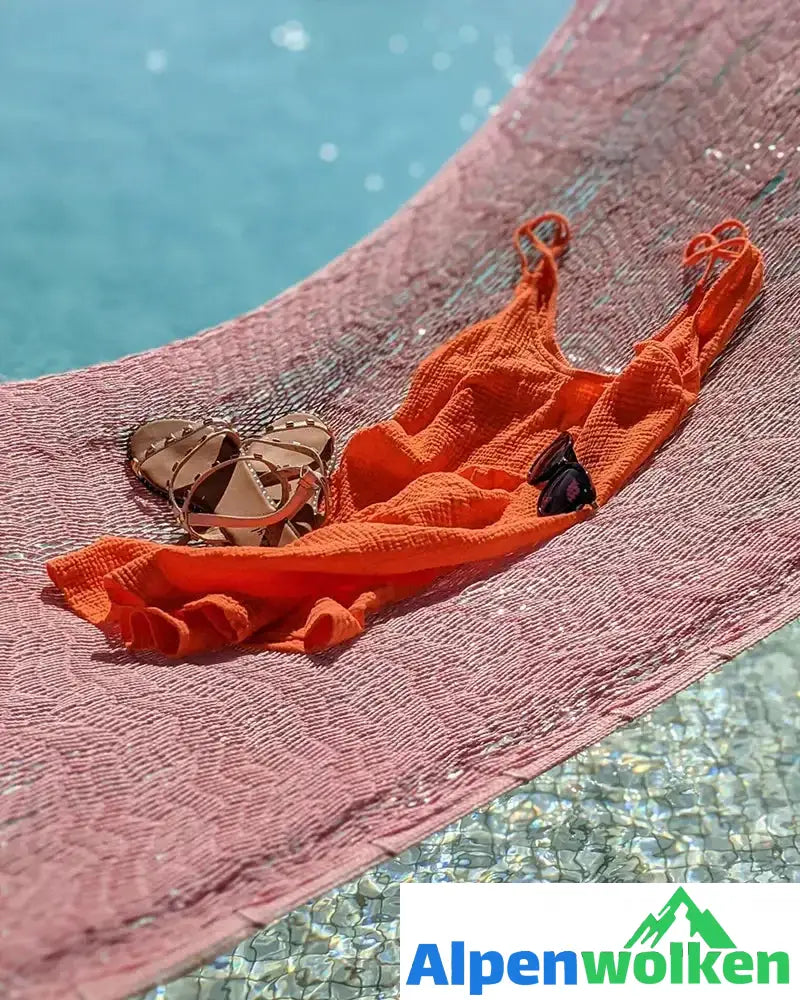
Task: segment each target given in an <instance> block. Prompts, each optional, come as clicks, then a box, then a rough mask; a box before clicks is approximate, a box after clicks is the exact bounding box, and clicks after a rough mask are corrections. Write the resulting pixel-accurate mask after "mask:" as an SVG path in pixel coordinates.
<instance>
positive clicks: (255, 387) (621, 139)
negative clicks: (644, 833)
mask: <svg viewBox="0 0 800 1000" xmlns="http://www.w3.org/2000/svg"><path fill="white" fill-rule="evenodd" d="M796 67H797V15H796V11H795V10H794V9H793V7H792V5H791V4H784V3H781V2H779V0H764V2H761V3H757V4H754V3H751V2H750V0H693V2H691V3H686V4H683V3H679V4H678V5H672V4H669V5H661V4H649V5H643V4H642V3H640V2H638V0H610V2H605V0H599V2H598V0H588V2H580V3H579V4H578V5H577V7H576V8H575V10H574V12H573V14H572V15H571V16H570V18H569V19H568V20H567V22H566V23H565V24H564V26H563V27H562V29H560V30H559V32H558V33H557V35H556V36H555V37H554V38H553V40H552V41H551V43H550V44H549V46H548V48H547V49H546V51H545V52H544V54H543V55H542V57H541V58H540V59H539V60H538V61H537V62H536V64H535V65H534V66H533V67H532V69H531V70H530V71H529V72H528V73H527V75H526V76H525V79H524V80H523V81H522V83H521V84H520V86H519V87H516V88H515V89H514V91H513V93H512V94H511V96H510V97H509V98H508V100H507V102H506V103H505V104H504V106H503V107H502V108H501V110H500V112H499V113H498V114H497V115H496V116H494V117H493V118H491V120H490V121H489V122H488V123H487V125H486V126H485V128H484V129H483V130H482V131H481V132H480V133H479V134H477V135H476V136H475V137H474V138H473V139H472V140H471V141H470V142H469V144H468V145H467V146H466V147H465V148H464V149H463V150H462V151H461V152H460V153H459V154H458V155H457V156H456V157H455V158H454V160H453V161H452V162H451V163H450V164H449V165H448V166H447V167H446V168H445V169H444V170H443V171H442V172H441V173H440V174H439V175H438V176H437V177H436V178H435V179H434V180H433V181H432V182H431V183H430V184H429V185H428V186H427V187H426V188H425V189H424V190H423V191H422V192H421V193H420V194H419V196H418V197H416V198H415V199H414V200H412V201H411V202H410V203H409V204H408V205H407V206H406V207H405V208H404V209H403V210H402V211H401V212H400V213H399V214H398V215H397V216H396V217H395V218H394V219H392V220H391V221H390V222H389V223H388V224H387V225H386V226H384V227H382V228H381V229H380V230H379V231H378V232H377V233H375V234H374V235H373V236H372V237H370V238H369V239H368V240H366V241H364V242H363V243H361V244H359V245H357V246H355V247H354V248H353V249H352V250H350V251H349V252H348V253H347V254H345V255H344V257H342V258H341V259H339V260H337V261H334V262H333V263H332V264H331V265H330V266H329V267H327V268H326V269H325V270H323V271H322V272H321V273H320V274H318V275H315V276H314V277H312V278H311V279H309V280H308V281H307V282H304V283H303V284H301V285H299V286H298V287H297V288H295V289H292V290H290V291H288V292H287V293H286V294H284V295H282V296H281V297H279V298H278V299H277V300H275V301H274V302H272V303H270V304H268V305H266V306H265V307H263V308H262V309H259V310H257V311H256V312H254V313H251V314H249V315H247V316H244V317H241V318H240V319H237V320H235V321H233V322H231V323H228V324H225V325H224V326H222V327H220V328H219V329H216V330H212V331H209V332H207V333H205V334H202V335H200V336H197V337H193V338H191V339H189V340H187V341H185V342H183V343H179V344H174V345H171V346H169V347H167V348H164V349H163V350H159V351H155V352H153V353H150V354H146V355H143V356H140V357H134V358H127V359H124V360H122V361H119V362H117V363H115V364H111V365H104V366H101V367H98V368H93V369H90V370H87V371H83V372H78V373H72V374H67V375H63V376H56V377H51V378H44V379H41V380H38V381H36V382H32V383H25V384H9V385H4V386H0V482H2V488H1V489H2V504H0V574H2V588H1V589H0V650H1V652H0V791H1V792H2V794H0V844H2V846H1V847H0V888H1V891H2V896H0V908H2V920H0V925H2V929H3V932H4V933H3V934H2V935H0V983H1V984H2V986H0V994H2V995H3V996H4V997H8V998H14V1000H16V998H18V997H25V998H27V997H35V998H36V1000H49V998H51V997H59V998H61V1000H63V998H65V997H73V996H80V997H84V998H86V997H91V998H113V997H122V996H125V995H129V994H130V993H132V992H133V991H134V990H135V989H136V988H138V987H140V986H146V985H147V984H149V983H150V982H153V981H156V980H158V979H159V978H161V977H167V976H168V975H169V974H170V973H171V972H176V971H178V970H179V969H181V968H184V967H186V966H188V965H190V964H192V963H193V962H194V961H195V960H196V959H198V958H199V957H201V956H205V955H209V954H211V955H213V954H215V953H217V954H218V953H219V951H221V950H223V946H224V944H225V943H226V942H228V941H232V940H237V939H241V938H243V937H245V936H246V935H247V933H248V932H249V931H250V930H252V929H253V928H257V927H259V926H261V925H263V924H265V923H267V922H269V921H270V920H271V919H273V918H274V917H275V916H276V915H277V914H279V913H281V912H285V911H287V910H289V909H291V908H292V907H293V906H294V905H295V904H297V903H299V902H302V901H304V900H307V899H309V898H311V897H312V896H314V895H315V894H316V893H318V892H320V891H321V890H322V889H323V888H325V887H327V886H330V885H332V884H334V883H336V882H338V881H341V880H343V879H345V878H346V877H347V876H349V875H350V874H352V873H355V872H356V871H358V870H360V869H363V868H365V867H367V866H368V865H369V864H371V863H373V862H374V861H376V860H377V859H379V858H383V857H386V856H387V855H389V854H391V853H392V852H394V851H397V850H399V849H401V848H403V847H405V846H407V845H409V844H411V843H413V842H415V841H416V840H418V839H419V838H420V837H421V836H422V835H424V834H425V833H428V832H430V831H431V830H433V829H436V828H438V827H440V826H442V825H444V824H445V823H446V822H447V821H448V820H450V819H452V818H454V817H456V816H458V815H461V814H463V813H464V812H467V811H468V810H470V809H471V808H473V807H474V806H475V805H477V804H478V803H480V802H482V801H486V800H488V799H490V798H492V797H493V796H494V795H496V794H498V793H499V792H500V791H502V790H503V789H505V788H508V787H510V786H511V785H513V784H514V783H515V782H517V781H519V780H522V779H525V778H527V777H529V776H532V775H535V774H538V773H540V772H541V771H543V770H544V769H545V768H547V767H549V766H551V765H552V764H554V763H556V762H557V761H559V760H561V759H563V758H564V757H565V756H567V755H568V754H571V753H573V752H575V751H576V750H578V749H580V748H581V747H584V746H586V745H587V744H590V743H592V742H594V741H596V740H597V739H598V738H600V737H601V736H602V735H603V734H605V733H607V732H609V731H610V730H611V729H613V728H615V727H616V726H618V725H620V724H622V723H623V722H624V721H626V720H628V719H630V718H632V717H634V716H635V715H637V714H639V713H641V712H643V711H645V710H646V709H647V708H649V707H650V706H652V705H654V704H656V703H657V702H659V701H661V700H662V699H664V698H666V697H667V696H668V695H670V694H672V693H673V692H674V691H676V690H677V689H678V688H680V687H683V686H685V685H686V684H688V683H689V682H691V681H692V680H693V679H695V678H697V677H699V676H701V675H702V674H703V673H705V672H706V671H708V670H710V669H712V668H714V667H716V666H718V665H719V664H721V663H723V662H724V660H725V658H726V657H728V656H730V655H732V654H734V653H736V652H737V651H739V650H740V649H742V648H743V647H744V646H746V645H748V644H750V643H751V642H753V641H754V640H755V639H756V638H758V637H760V636H762V635H764V634H766V633H768V632H770V631H772V630H774V629H775V628H776V627H777V626H779V625H781V624H783V623H784V622H785V621H787V620H788V619H790V618H792V617H795V616H797V615H798V612H800V521H799V520H798V517H797V502H796V497H797V495H798V493H799V492H800V408H798V406H797V384H798V368H799V367H800V348H799V347H798V333H797V331H798V327H799V326H800V293H799V291H798V288H799V287H800V286H799V285H798V270H800V225H799V223H798V213H800V176H799V171H798V167H799V166H800V153H798V152H797V146H798V145H800V137H798V136H797V122H798V121H800V94H799V93H798V91H797V70H796ZM770 147H774V148H772V149H771V148H770ZM779 152H780V153H783V156H781V157H778V155H777V154H778V153H779ZM550 208H553V209H555V210H558V211H560V212H562V213H563V214H564V215H566V216H567V217H568V218H569V220H570V224H571V226H572V230H573V251H572V252H570V253H569V254H567V255H565V256H564V257H563V258H562V260H561V262H560V269H561V274H562V281H561V292H560V302H559V317H558V321H559V331H558V332H559V343H560V344H561V347H562V350H563V352H564V354H565V356H566V358H567V360H568V361H569V362H570V363H572V364H575V365H577V366H580V367H583V368H590V369H595V370H605V369H608V370H613V369H619V368H622V367H623V366H624V365H626V364H627V363H628V362H629V360H630V354H631V346H632V344H633V343H634V342H635V341H636V340H637V339H639V338H640V334H639V331H641V330H643V329H646V330H653V329H658V328H659V327H661V326H662V325H663V324H664V323H666V322H667V320H668V319H669V317H670V316H672V315H674V314H675V313H676V311H678V310H679V308H680V304H681V302H682V301H684V300H685V298H686V296H687V294H688V293H689V291H690V287H691V284H690V281H689V279H688V278H686V279H684V278H683V277H682V275H681V271H680V268H678V267H677V266H676V263H677V262H678V261H679V260H680V255H681V252H682V249H683V246H684V243H685V240H686V237H687V235H689V234H692V233H697V232H702V231H708V230H709V229H710V228H711V227H713V226H714V225H715V224H716V223H717V222H718V221H719V220H721V219H724V218H726V217H728V216H736V217H738V218H740V219H742V220H743V221H744V222H746V223H747V224H748V225H749V228H750V232H751V237H752V239H753V242H754V243H755V245H756V246H758V247H759V248H760V249H761V251H762V252H763V255H764V263H765V272H766V274H767V275H768V280H767V282H766V283H765V287H764V293H763V294H762V295H761V296H760V297H759V299H758V300H757V301H756V302H755V303H754V305H753V306H752V307H751V309H750V310H749V311H748V313H747V315H746V316H745V317H744V318H743V320H742V321H741V323H740V324H739V326H738V328H737V331H736V333H735V334H734V337H733V340H732V342H731V343H730V344H729V346H728V348H727V349H726V350H725V352H723V354H722V355H721V358H720V361H719V363H718V364H717V365H715V366H714V367H713V368H712V370H711V371H710V372H709V374H708V376H707V377H706V380H705V384H704V386H703V390H702V392H701V393H700V396H699V398H698V401H697V404H696V405H695V407H694V409H693V411H692V413H691V416H690V419H689V420H688V421H686V423H685V424H684V425H683V427H681V428H680V429H679V430H678V432H677V433H676V434H675V435H673V437H672V438H671V440H670V441H669V443H668V445H667V446H666V447H665V448H663V449H661V450H660V451H659V452H657V453H656V455H655V456H654V458H653V460H652V461H651V462H649V463H646V464H645V465H644V467H643V468H642V469H641V470H640V471H639V473H638V474H637V475H636V476H635V477H634V478H633V479H632V480H631V481H629V482H628V484H627V485H626V486H625V488H624V489H623V490H621V491H620V492H619V493H618V494H617V495H616V496H614V497H613V498H612V499H611V500H610V501H609V502H608V503H607V504H606V505H605V507H604V509H603V510H602V512H601V514H600V516H597V517H593V518H589V519H588V520H586V521H584V522H582V523H580V524H577V525H575V526H573V527H572V528H571V529H570V530H569V531H566V532H564V533H562V534H561V535H559V536H558V537H556V538H554V539H551V540H550V541H549V542H547V543H546V544H545V545H543V546H541V547H540V548H538V549H537V550H536V551H535V552H533V553H531V554H529V555H525V556H523V557H517V558H507V559H505V560H502V561H495V562H493V563H492V564H491V565H489V566H487V565H481V566H474V567H462V568H461V569H459V570H457V571H455V572H454V573H452V574H448V575H447V576H445V577H443V578H442V579H440V580H438V581H435V582H434V583H432V584H431V585H430V586H429V587H428V589H427V590H426V591H425V592H424V593H422V594H420V595H418V596H416V597H413V598H411V599H409V600H407V601H404V602H402V603H401V604H400V605H398V606H397V607H396V608H393V609H384V610H382V611H379V612H378V613H377V614H376V616H375V618H374V620H373V623H372V624H371V626H370V628H368V629H367V630H366V631H365V632H364V633H363V634H362V635H361V636H360V637H359V638H358V640H357V641H356V642H353V643H349V644H346V645H342V646H339V647H337V648H336V649H332V650H329V651H328V652H326V653H322V654H318V655H314V656H308V655H296V656H295V655H292V656H286V655H285V654H283V653H276V652H263V651H259V652H245V653H242V652H241V651H238V650H223V651H221V652H218V653H215V654H206V655H204V656H189V657H188V658H186V659H184V660H180V661H175V660H168V659H166V658H164V657H162V656H161V655H159V654H154V653H131V652H130V651H128V650H126V649H125V648H124V646H122V645H121V644H119V645H113V646H109V642H108V640H107V638H106V637H105V636H104V635H103V634H102V633H101V632H100V631H99V630H98V629H96V628H94V627H93V626H91V625H89V624H87V623H86V622H85V621H83V620H82V619H80V618H78V617H76V616H74V615H71V614H69V613H68V612H66V611H65V609H64V606H63V600H62V597H61V594H60V593H59V592H58V591H57V590H56V589H55V588H54V587H53V586H52V584H51V583H50V581H49V579H48V577H47V575H46V572H45V569H44V566H45V563H46V562H47V561H49V560H52V559H53V558H55V557H57V556H60V555H64V554H66V553H69V552H71V551H73V550H75V549H77V548H79V547H81V546H86V545H89V544H90V543H91V542H93V541H95V540H96V539H97V538H99V537H100V536H101V535H108V536H127V537H131V538H142V539H145V540H147V541H149V542H151V543H152V544H154V545H155V544H165V543H170V542H174V541H175V540H176V534H175V526H174V524H172V523H171V522H170V521H169V520H168V519H167V518H165V516H164V511H163V505H162V502H161V501H160V500H159V499H158V498H155V497H152V496H151V495H150V494H149V493H147V492H146V491H145V490H144V489H143V488H141V487H140V485H139V484H138V483H136V482H135V481H134V480H133V479H132V478H129V477H128V476H127V474H126V472H125V469H124V442H125V438H126V435H127V433H128V431H129V429H130V428H131V427H133V426H134V425H136V424H137V423H139V422H140V421H141V420H143V419H146V418H148V417H155V416H158V415H163V414H164V413H166V412H175V411H176V409H177V410H178V412H183V413H186V414H188V415H192V416H194V415H198V416H202V415H206V414H208V413H209V412H211V413H213V415H214V416H221V417H226V418H228V419H230V420H232V421H233V422H234V423H236V424H237V425H238V426H240V427H241V428H242V429H243V430H244V431H251V432H255V431H257V430H258V428H259V427H260V426H263V424H264V423H266V422H268V421H269V419H270V418H271V417H273V416H276V415H278V414H280V413H286V412H288V411H289V410H292V409H300V408H302V407H303V406H307V405H308V404H309V402H311V401H313V403H314V408H315V409H319V410H321V411H322V412H324V413H325V414H326V416H328V417H329V418H330V419H331V421H332V422H333V423H334V425H335V426H336V427H337V429H339V430H340V436H341V440H342V441H343V443H344V442H345V441H346V440H347V438H348V437H349V436H350V435H351V434H353V433H354V432H355V431H356V430H357V428H359V427H364V426H368V425H371V424H374V423H376V422H379V421H383V420H386V419H387V418H388V417H389V416H390V415H391V414H392V413H394V412H395V411H396V410H397V408H398V406H399V405H400V403H401V401H402V399H403V398H404V396H405V393H406V390H407V388H408V384H409V380H410V379H411V376H412V375H413V372H414V371H415V370H416V368H417V366H418V365H419V364H420V363H421V362H422V361H423V360H424V358H426V357H427V356H428V355H429V354H430V353H431V351H432V350H433V349H434V348H435V347H436V346H438V345H440V344H443V343H445V342H446V341H447V340H448V339H450V338H451V337H453V336H454V335H455V334H457V333H458V331H459V330H462V329H464V328H465V327H467V326H469V325H470V324H471V323H475V322H477V321H479V320H481V319H486V318H488V317H490V316H492V315H494V314H495V313H497V312H498V311H499V310H501V309H502V308H503V307H504V306H505V304H506V303H507V302H508V300H509V297H510V295H511V293H512V291H513V288H514V286H515V284H516V282H517V280H518V262H517V260H516V257H515V255H514V254H513V251H511V250H510V249H509V243H508V235H509V233H510V232H511V231H513V229H514V228H515V226H516V225H518V224H519V223H520V222H521V221H523V220H524V219H526V218H530V217H531V216H534V215H537V214H539V213H540V212H542V211H544V210H547V209H550ZM358 611H359V609H356V610H355V611H354V612H353V614H354V617H356V616H357V614H358ZM534 849H535V845H534Z"/></svg>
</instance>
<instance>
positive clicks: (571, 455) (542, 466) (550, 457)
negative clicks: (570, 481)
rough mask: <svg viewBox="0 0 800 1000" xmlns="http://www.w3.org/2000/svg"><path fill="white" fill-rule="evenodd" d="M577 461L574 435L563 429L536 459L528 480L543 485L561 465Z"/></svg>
mask: <svg viewBox="0 0 800 1000" xmlns="http://www.w3.org/2000/svg"><path fill="white" fill-rule="evenodd" d="M575 461H577V459H576V458H575V451H574V449H573V447H572V436H571V435H570V434H569V433H568V432H567V431H562V433H561V434H559V435H558V437H557V438H556V439H555V441H554V442H553V443H552V444H550V445H548V446H547V447H546V448H545V449H544V451H543V452H541V454H540V455H539V457H538V458H536V459H534V462H533V465H532V466H531V468H530V472H529V473H528V482H529V483H530V484H531V485H532V486H541V485H542V484H543V483H546V482H547V480H548V479H550V478H551V476H552V475H553V473H554V472H555V471H556V469H557V468H558V466H559V465H563V463H564V462H575Z"/></svg>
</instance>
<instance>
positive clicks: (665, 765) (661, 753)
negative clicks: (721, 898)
mask: <svg viewBox="0 0 800 1000" xmlns="http://www.w3.org/2000/svg"><path fill="white" fill-rule="evenodd" d="M409 881H425V882H436V881H439V882H448V881H459V882H487V881H489V882H527V881H530V882H537V881H549V882H557V881H569V882H579V881H595V882H641V881H652V882H708V881H714V882H726V881H727V882H750V881H767V882H769V881H792V882H800V622H798V623H794V624H792V625H790V626H787V627H786V628H785V629H783V630H781V631H780V632H778V633H776V634H775V635H773V636H771V637H770V638H769V639H767V640H765V641H764V642H762V643H760V644H759V645H758V646H756V647H754V648H753V649H752V650H750V651H749V652H747V653H744V654H743V655H741V656H739V657H737V658H736V659H735V660H733V661H731V662H730V663H728V664H727V665H726V666H725V667H724V668H723V669H722V670H720V671H718V672H716V673H714V674H711V675H709V676H708V677H706V678H705V679H704V680H702V681H700V682H699V683H697V684H695V685H694V686H692V687H691V688H689V689H688V690H686V691H683V692H682V693H681V694H679V695H678V696H677V697H675V698H672V699H671V700H670V701H668V702H666V703H665V704H664V705H661V706H660V707H659V708H658V709H656V710H655V711H654V712H651V713H650V714H648V715H646V716H644V717H643V718H641V719H640V720H638V721H637V722H636V723H634V724H633V725H631V726H628V727H627V728H626V729H622V730H619V731H618V732H617V733H615V734H613V735H612V736H611V737H609V738H608V739H606V740H604V741H603V742H602V743H600V744H598V745H597V746H594V747H592V748H591V749H589V750H586V751H585V752H583V753H581V754H578V755H577V756H576V757H573V758H572V759H571V760H568V761H567V762H565V763H564V764H562V765H560V766H559V767H555V768H553V769H552V770H551V771H548V772H547V773H546V774H543V775H541V776H540V777H539V778H537V779H536V780H534V781H531V782H528V783H526V784H524V785H521V786H519V787H518V788H517V789H515V790H514V791H512V792H509V793H507V794H505V795H502V796H500V797H499V798H497V799H495V801H494V802H491V803H490V804H489V805H487V806H486V807H485V808H484V809H481V810H478V811H476V812H473V813H470V815H468V816H465V817H464V818H463V819H461V820H460V821H458V822H457V823H453V824H451V825H450V826H448V827H447V828H446V829H444V830H442V831H441V832H439V833H437V834H435V835H433V836H431V837H428V838H427V839H426V840H424V841H423V842H422V843H421V844H419V845H417V846H416V847H414V848H412V849H410V850H408V851H406V852H404V853H403V854H401V855H399V856H398V857H396V858H394V859H392V860H391V861H389V862H386V863H385V864H382V865H380V866H378V867H377V868H375V869H373V870H372V871H370V872H367V873H366V874H365V875H363V876H362V877H361V878H358V879H355V880H353V881H352V882H348V883H347V884H346V885H343V886H341V887H340V888H338V889H336V890H334V891H333V892H330V893H328V894H326V895H324V896H322V897H320V898H319V899H317V900H315V901H314V902H311V903H309V904H308V905H306V906H302V907H300V908H299V909H297V910H295V911H294V912H293V913H291V914H289V915H288V916H286V917H284V918H283V919H282V920H280V921H278V922H277V923H275V924H273V925H272V926H270V927H268V928H266V929H265V930H263V931H260V932H259V933H257V934H255V935H253V936H252V937H251V938H249V939H248V940H247V941H244V942H242V943H241V944H240V945H239V946H238V947H237V948H236V949H235V950H234V951H233V952H232V953H231V954H228V955H223V956H220V957H219V958H218V959H216V961H214V962H212V963H210V964H209V965H207V966H204V967H203V968H201V969H198V970H195V971H194V972H192V973H191V974H190V975H187V976H184V977H182V978H180V979H177V980H175V981H174V982H172V983H170V984H167V985H161V986H158V987H157V988H155V989H153V990H151V991H150V992H149V993H148V994H147V995H146V1000H156V998H166V1000H259V998H265V1000H266V998H274V997H290V998H293V1000H300V998H302V1000H310V998H312V997H313V998H317V1000H329V998H330V1000H361V998H368V997H369V998H375V1000H389V998H393V997H395V996H397V993H398V976H397V963H398V956H399V944H398V908H399V885H400V883H401V882H409Z"/></svg>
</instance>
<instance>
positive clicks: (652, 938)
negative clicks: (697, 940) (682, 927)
mask: <svg viewBox="0 0 800 1000" xmlns="http://www.w3.org/2000/svg"><path fill="white" fill-rule="evenodd" d="M681 906H685V907H686V912H685V913H684V914H683V915H684V916H685V917H686V919H687V920H688V921H689V937H694V936H695V935H698V936H699V937H701V938H702V939H703V940H704V941H705V943H706V945H707V947H709V948H735V947H736V945H735V944H734V943H733V941H731V939H730V938H729V937H728V935H727V934H726V933H725V931H724V930H723V929H722V927H721V926H720V924H719V923H718V922H717V919H716V917H714V915H713V914H712V913H711V912H710V911H709V910H701V909H699V907H697V906H695V904H694V903H693V902H692V900H691V898H690V896H689V894H688V892H686V890H685V889H678V890H676V891H675V892H674V893H673V894H672V896H671V897H670V899H669V902H668V903H667V905H666V906H665V907H664V908H663V910H661V911H660V912H659V914H658V916H657V917H654V916H653V914H652V913H648V914H647V916H646V917H645V918H644V920H643V921H642V922H641V923H640V924H639V926H638V927H637V928H636V931H635V932H634V934H633V935H632V937H631V939H630V941H628V943H627V944H626V945H625V947H626V948H632V947H633V946H634V945H635V944H641V945H647V944H649V945H650V947H651V948H655V946H656V945H657V944H658V942H659V941H660V940H661V938H663V937H664V935H665V934H666V933H667V931H668V930H669V929H670V927H672V925H673V924H674V923H675V918H676V917H677V916H678V911H679V909H680V907H681Z"/></svg>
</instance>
